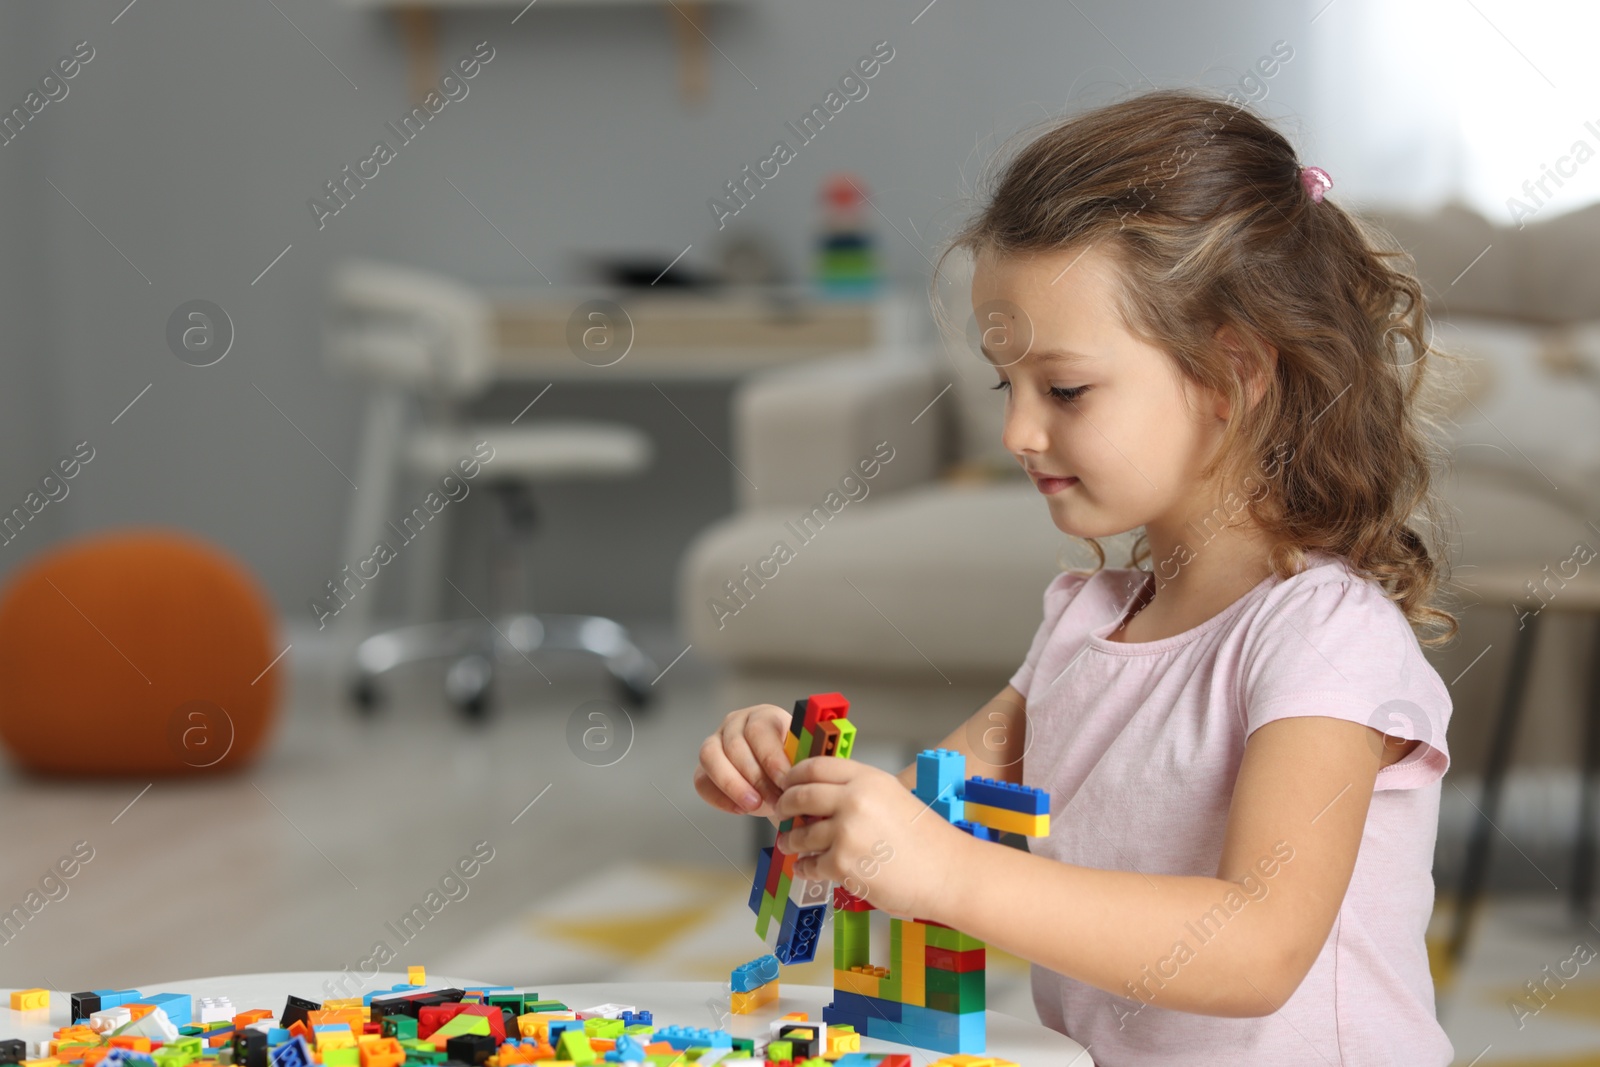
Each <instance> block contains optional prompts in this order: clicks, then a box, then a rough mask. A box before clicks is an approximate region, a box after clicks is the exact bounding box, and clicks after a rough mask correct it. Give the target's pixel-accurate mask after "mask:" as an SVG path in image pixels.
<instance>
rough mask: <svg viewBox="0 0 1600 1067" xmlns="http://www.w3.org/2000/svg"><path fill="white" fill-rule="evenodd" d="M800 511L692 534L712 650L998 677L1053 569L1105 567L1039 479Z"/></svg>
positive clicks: (703, 636)
mask: <svg viewBox="0 0 1600 1067" xmlns="http://www.w3.org/2000/svg"><path fill="white" fill-rule="evenodd" d="M799 520H800V514H799V513H798V512H797V509H792V508H787V509H786V508H762V509H755V510H751V511H745V512H740V513H739V514H737V515H734V516H732V517H730V518H728V519H725V520H723V521H722V522H719V523H717V524H716V525H714V526H712V527H710V528H708V529H707V530H705V531H703V532H702V533H701V534H700V535H699V537H697V538H696V539H695V541H694V543H693V544H692V545H691V546H690V548H689V551H688V554H687V555H686V557H685V561H684V565H683V568H682V570H681V572H680V576H679V580H680V588H679V600H678V602H679V605H680V608H679V610H680V621H681V623H682V625H683V628H684V631H685V632H686V633H687V634H688V636H689V640H691V641H692V642H693V643H694V645H695V647H696V649H697V650H698V651H699V652H700V653H701V654H704V655H707V656H711V657H713V658H717V659H722V660H738V661H740V662H743V663H748V662H751V661H763V662H768V663H773V664H797V665H808V664H810V665H815V664H821V665H835V666H840V667H864V668H878V669H885V670H894V671H901V672H905V671H909V670H915V671H922V672H926V674H927V675H928V677H929V678H931V679H933V680H934V681H938V680H939V679H940V678H941V677H946V678H956V677H959V676H962V675H964V674H971V673H973V672H982V673H985V674H992V672H993V671H994V670H995V669H996V668H997V667H1000V668H1004V667H1005V666H1006V665H1011V666H1015V665H1017V664H1020V663H1021V662H1022V660H1023V657H1024V656H1026V654H1027V651H1028V646H1029V643H1030V642H1031V641H1032V639H1033V635H1034V632H1035V630H1037V629H1038V626H1039V623H1040V620H1041V618H1042V612H1043V602H1042V598H1043V594H1044V588H1045V586H1046V585H1047V584H1049V582H1050V581H1051V579H1052V578H1054V577H1055V575H1057V574H1058V573H1060V571H1061V570H1062V569H1063V568H1064V567H1069V566H1070V567H1089V566H1093V564H1094V555H1093V552H1092V550H1091V549H1090V548H1089V547H1088V545H1087V544H1086V543H1083V542H1079V541H1076V540H1075V539H1072V538H1069V537H1067V536H1066V535H1065V534H1063V533H1061V532H1060V531H1059V530H1057V529H1056V528H1055V526H1054V524H1052V523H1051V521H1050V515H1049V512H1048V510H1047V509H1046V505H1045V502H1044V501H1043V500H1042V499H1041V498H1040V496H1039V493H1038V491H1037V490H1036V489H1034V488H1033V486H1032V485H1031V484H1024V485H1020V486H1019V485H1015V484H1009V483H1006V484H977V485H952V484H949V483H934V484H931V485H928V486H924V487H920V488H916V489H911V490H907V491H905V492H903V493H901V494H899V495H897V496H894V497H891V498H888V499H885V500H883V501H882V502H881V503H880V504H878V505H877V506H876V507H871V508H855V509H854V510H852V508H851V507H848V506H847V507H845V508H843V509H842V510H841V511H840V512H839V514H837V515H836V516H833V517H832V518H831V519H830V520H828V521H827V522H826V523H825V524H823V523H821V522H818V521H815V520H814V522H813V525H812V526H810V527H807V528H806V529H805V530H801V529H800V521H799ZM800 533H807V534H809V539H808V540H802V538H801V537H800V536H799V534H800ZM779 542H781V543H783V544H784V545H786V546H787V553H779V552H775V546H776V545H777V544H778V543H779ZM1119 544H1121V545H1125V544H1126V541H1120V542H1112V543H1108V555H1109V563H1110V564H1111V565H1112V566H1117V565H1121V564H1123V563H1124V562H1126V558H1127V557H1126V549H1125V548H1121V549H1119V548H1118V547H1117V545H1119ZM785 555H787V558H786V559H785V558H784V557H785ZM763 560H767V561H769V562H768V563H767V564H766V565H764V566H763V564H762V561H763ZM746 567H748V568H749V569H748V570H746V569H745V568H746ZM730 583H732V584H731V585H730ZM735 588H736V589H737V590H738V592H739V596H737V597H736V596H735V595H734V593H733V591H731V590H733V589H735Z"/></svg>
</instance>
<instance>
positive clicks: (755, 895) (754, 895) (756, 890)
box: [750, 845, 772, 915]
mask: <svg viewBox="0 0 1600 1067" xmlns="http://www.w3.org/2000/svg"><path fill="white" fill-rule="evenodd" d="M771 873H772V846H771V845H768V846H767V847H766V848H764V849H762V850H761V855H759V856H757V857H756V876H755V879H754V880H753V881H752V882H751V883H750V910H751V911H753V912H755V913H756V914H757V915H760V914H761V894H762V893H764V892H765V891H766V887H767V875H769V874H771Z"/></svg>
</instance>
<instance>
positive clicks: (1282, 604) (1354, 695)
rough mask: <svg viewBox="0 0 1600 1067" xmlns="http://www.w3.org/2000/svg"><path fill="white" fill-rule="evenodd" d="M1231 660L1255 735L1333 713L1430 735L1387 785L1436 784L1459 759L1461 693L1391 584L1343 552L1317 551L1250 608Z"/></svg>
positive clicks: (1399, 733)
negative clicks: (1270, 725)
mask: <svg viewBox="0 0 1600 1067" xmlns="http://www.w3.org/2000/svg"><path fill="white" fill-rule="evenodd" d="M1229 658H1230V660H1231V661H1232V667H1233V669H1234V671H1235V672H1236V677H1237V684H1238V686H1239V696H1240V704H1241V709H1242V711H1241V714H1242V717H1243V718H1244V719H1245V721H1246V728H1247V732H1254V730H1255V729H1257V728H1259V727H1260V726H1262V725H1264V724H1265V723H1267V722H1269V721H1271V720H1273V719H1278V718H1284V717H1291V716H1295V715H1308V714H1314V715H1331V716H1333V717H1335V718H1345V719H1352V720H1354V721H1358V722H1363V723H1365V724H1366V725H1368V726H1371V727H1373V728H1374V729H1377V730H1379V731H1380V732H1382V733H1386V734H1390V735H1392V736H1396V737H1402V738H1405V739H1407V740H1419V741H1422V742H1424V747H1425V748H1427V749H1428V750H1429V751H1423V752H1420V753H1419V754H1417V755H1416V757H1415V758H1410V757H1408V758H1407V759H1406V760H1405V761H1404V763H1403V765H1402V764H1395V765H1393V766H1394V767H1397V768H1401V770H1400V771H1393V770H1391V769H1390V768H1385V771H1384V777H1383V779H1381V781H1383V782H1384V783H1385V784H1384V785H1382V786H1381V787H1382V788H1394V787H1397V786H1400V785H1402V784H1403V785H1419V784H1424V783H1427V782H1431V781H1436V780H1437V778H1438V776H1439V775H1442V774H1443V773H1444V770H1445V768H1446V767H1448V766H1449V756H1448V749H1447V747H1446V745H1445V740H1444V737H1445V730H1446V728H1447V726H1448V724H1449V720H1450V712H1451V699H1450V695H1449V690H1448V689H1447V687H1446V686H1445V684H1444V681H1443V679H1441V678H1440V677H1439V674H1438V672H1437V671H1436V670H1435V669H1434V668H1433V666H1432V665H1431V664H1430V663H1429V662H1428V660H1427V659H1426V657H1425V656H1424V655H1423V652H1422V647H1421V644H1420V643H1419V642H1418V640H1417V637H1416V634H1415V632H1414V631H1413V630H1412V627H1411V624H1410V622H1409V621H1408V620H1407V619H1406V617H1405V613H1404V612H1403V611H1401V610H1400V606H1399V605H1398V604H1396V603H1395V602H1394V601H1393V600H1391V599H1389V596H1388V594H1387V592H1386V591H1385V590H1384V588H1383V585H1382V583H1380V582H1378V581H1377V580H1376V579H1374V578H1370V577H1367V576H1365V575H1363V574H1361V573H1360V572H1358V571H1356V570H1355V569H1353V568H1352V567H1351V566H1350V565H1349V563H1348V562H1347V561H1346V560H1344V559H1343V558H1342V557H1339V556H1335V555H1331V554H1326V553H1316V554H1313V555H1312V556H1311V557H1310V558H1308V560H1307V561H1306V566H1305V567H1304V568H1303V569H1302V570H1301V571H1300V573H1298V574H1295V575H1291V576H1290V577H1288V578H1284V579H1282V580H1281V581H1279V582H1277V583H1276V584H1274V585H1273V586H1271V587H1270V588H1269V589H1268V590H1267V593H1266V595H1265V596H1262V597H1261V598H1260V600H1259V602H1258V603H1256V604H1254V605H1253V606H1252V607H1251V609H1250V610H1248V611H1247V612H1245V613H1244V615H1243V616H1242V617H1241V619H1240V621H1239V623H1238V625H1237V627H1236V640H1235V642H1234V647H1233V648H1231V649H1230V650H1229Z"/></svg>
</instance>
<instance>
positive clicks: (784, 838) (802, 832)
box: [778, 819, 837, 856]
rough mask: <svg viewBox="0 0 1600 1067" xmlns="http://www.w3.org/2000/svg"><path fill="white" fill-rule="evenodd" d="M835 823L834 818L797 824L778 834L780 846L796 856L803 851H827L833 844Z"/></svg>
mask: <svg viewBox="0 0 1600 1067" xmlns="http://www.w3.org/2000/svg"><path fill="white" fill-rule="evenodd" d="M836 832H837V831H836V829H835V823H834V821H833V820H832V819H823V820H821V821H819V822H809V823H806V824H805V825H804V826H796V827H795V828H794V829H792V830H790V831H789V832H788V833H784V834H779V835H778V847H779V848H780V849H782V850H783V851H784V852H787V853H788V854H789V855H791V856H794V855H798V854H800V853H803V852H826V851H827V850H828V849H829V848H831V847H832V846H833V840H834V834H835V833H836Z"/></svg>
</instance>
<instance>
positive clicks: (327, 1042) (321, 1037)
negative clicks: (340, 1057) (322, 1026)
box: [316, 1029, 356, 1052]
mask: <svg viewBox="0 0 1600 1067" xmlns="http://www.w3.org/2000/svg"><path fill="white" fill-rule="evenodd" d="M316 1037H317V1051H318V1052H326V1051H328V1050H329V1049H330V1048H351V1047H353V1046H354V1045H355V1043H356V1035H355V1032H354V1031H352V1030H348V1029H346V1030H318V1031H316Z"/></svg>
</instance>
